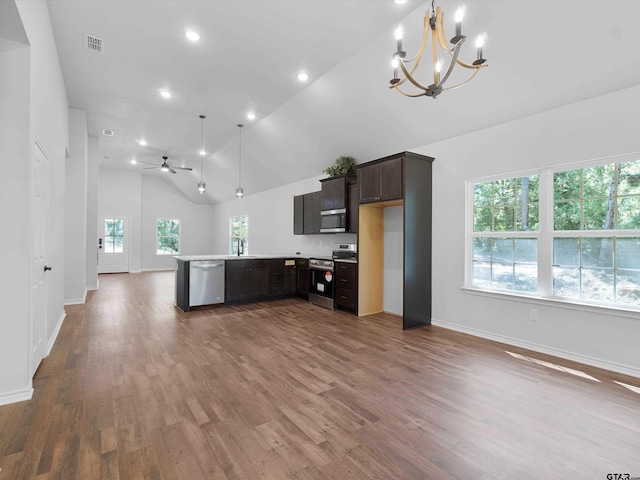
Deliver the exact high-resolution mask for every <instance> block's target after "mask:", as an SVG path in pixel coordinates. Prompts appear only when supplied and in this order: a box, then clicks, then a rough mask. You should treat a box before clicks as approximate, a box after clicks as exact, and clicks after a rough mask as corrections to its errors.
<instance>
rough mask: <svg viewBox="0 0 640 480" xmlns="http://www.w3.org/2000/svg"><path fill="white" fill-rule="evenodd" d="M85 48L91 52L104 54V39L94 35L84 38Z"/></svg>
mask: <svg viewBox="0 0 640 480" xmlns="http://www.w3.org/2000/svg"><path fill="white" fill-rule="evenodd" d="M84 46H85V48H86V49H87V50H89V51H90V52H96V53H102V39H101V38H98V37H94V36H93V35H89V34H87V35H85V36H84Z"/></svg>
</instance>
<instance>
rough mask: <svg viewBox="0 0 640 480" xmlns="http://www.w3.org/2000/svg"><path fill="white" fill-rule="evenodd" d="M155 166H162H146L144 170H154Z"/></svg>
mask: <svg viewBox="0 0 640 480" xmlns="http://www.w3.org/2000/svg"><path fill="white" fill-rule="evenodd" d="M154 168H160V167H144V168H143V170H153V169H154Z"/></svg>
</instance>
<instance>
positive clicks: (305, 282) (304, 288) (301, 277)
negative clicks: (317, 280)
mask: <svg viewBox="0 0 640 480" xmlns="http://www.w3.org/2000/svg"><path fill="white" fill-rule="evenodd" d="M297 267H298V295H302V296H304V297H306V296H307V295H309V260H307V259H306V258H304V259H302V258H301V259H300V260H298V261H297Z"/></svg>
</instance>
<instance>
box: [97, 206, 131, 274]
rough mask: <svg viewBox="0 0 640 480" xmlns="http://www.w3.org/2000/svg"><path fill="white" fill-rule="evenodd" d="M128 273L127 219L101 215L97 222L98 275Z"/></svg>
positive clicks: (119, 216) (126, 217) (124, 216)
mask: <svg viewBox="0 0 640 480" xmlns="http://www.w3.org/2000/svg"><path fill="white" fill-rule="evenodd" d="M127 272H129V217H128V216H127V215H103V216H101V217H100V218H99V220H98V273H127Z"/></svg>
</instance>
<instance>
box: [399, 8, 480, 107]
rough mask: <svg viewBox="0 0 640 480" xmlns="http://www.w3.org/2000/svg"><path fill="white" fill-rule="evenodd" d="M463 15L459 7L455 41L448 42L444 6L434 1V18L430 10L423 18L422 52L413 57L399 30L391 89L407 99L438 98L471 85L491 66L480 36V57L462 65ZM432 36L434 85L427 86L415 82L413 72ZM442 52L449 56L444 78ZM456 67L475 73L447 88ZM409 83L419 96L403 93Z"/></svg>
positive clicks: (453, 39) (456, 18) (478, 53)
mask: <svg viewBox="0 0 640 480" xmlns="http://www.w3.org/2000/svg"><path fill="white" fill-rule="evenodd" d="M463 16H464V7H458V11H457V12H456V16H455V21H456V34H455V36H454V37H453V38H451V40H449V42H447V40H446V35H445V32H444V26H443V17H444V13H443V11H442V8H441V7H437V8H436V6H435V0H432V2H431V15H429V10H427V12H426V13H425V15H424V30H423V34H422V43H421V45H420V50H418V53H417V54H416V55H415V56H414V57H412V58H407V53H406V52H405V51H403V50H402V36H403V32H402V28H401V27H398V29H397V30H396V32H395V33H396V42H397V43H396V47H397V50H396V52H395V53H394V54H393V59H392V61H391V66H392V67H393V78H392V79H391V81H390V83H391V86H390V87H389V88H395V89H396V90H397V91H398V92H400V93H401V94H402V95H405V96H407V97H422V96H423V95H424V96H427V97H431V98H433V99H435V98H436V97H437V96H438V95H440V94H441V93H442V91H443V90H452V89H454V88H458V87H461V86H462V85H464V84H466V83H468V82H469V81H470V80H471V79H472V78H473V77H475V76H476V75H477V74H478V72H479V71H480V69H481V68H482V67H486V66H488V65H487V64H486V60H485V59H484V58H483V57H482V55H483V54H482V47H483V45H484V39H485V35H484V34H482V35H479V36H478V37H477V39H476V48H477V52H476V53H477V58H476V60H474V61H473V63H471V64H469V63H466V62H463V61H462V60H460V59H459V58H458V55H459V53H460V47H462V44H463V43H464V42H465V40H466V39H467V37H465V36H464V35H462V17H463ZM429 33H431V56H432V66H433V83H432V84H431V85H424V84H422V83H420V82H419V81H418V80H416V79H415V77H414V72H415V71H416V69H417V68H418V66H419V65H420V62H421V61H422V55H423V54H424V53H425V48H426V46H427V42H428V41H429ZM439 51H442V52H443V53H444V54H445V57H446V55H448V56H449V64H448V66H447V68H446V70H445V72H444V75H441V73H442V70H443V66H444V64H443V61H442V59H440V58H439V57H438V52H439ZM456 65H460V66H461V67H464V68H466V69H469V70H472V72H471V74H470V76H469V77H468V78H467V79H466V80H464V81H462V82H460V83H458V84H456V85H452V86H448V87H445V86H444V84H445V83H446V81H447V80H448V79H449V76H450V75H451V72H452V71H453V69H454V67H455V66H456ZM399 70H401V71H402V75H403V78H400V77H399V76H398V74H399ZM407 81H409V83H412V84H413V85H414V86H415V87H416V88H417V89H418V92H417V93H409V92H406V91H403V90H402V89H401V88H400V86H401V85H403V84H404V83H405V82H407Z"/></svg>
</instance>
